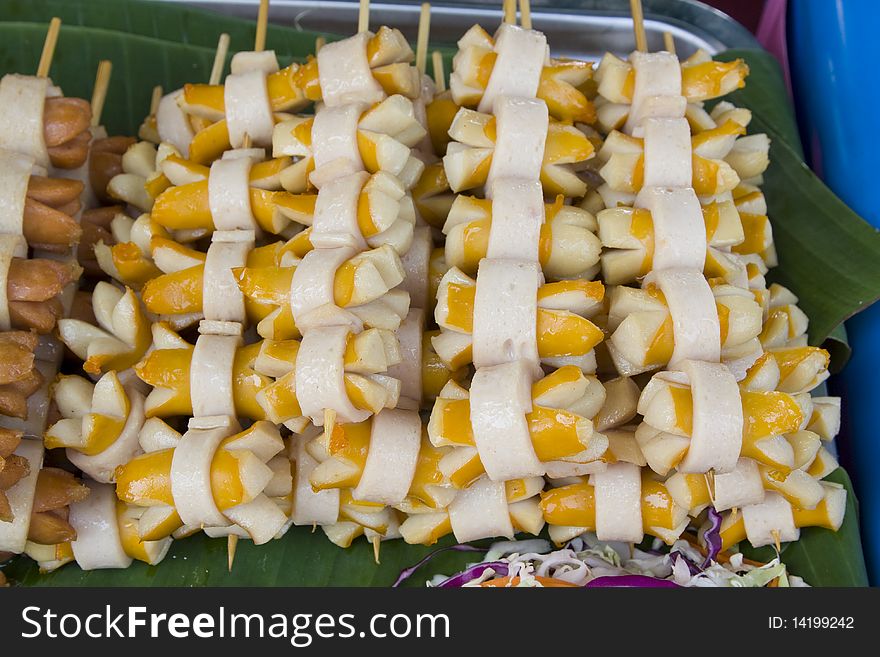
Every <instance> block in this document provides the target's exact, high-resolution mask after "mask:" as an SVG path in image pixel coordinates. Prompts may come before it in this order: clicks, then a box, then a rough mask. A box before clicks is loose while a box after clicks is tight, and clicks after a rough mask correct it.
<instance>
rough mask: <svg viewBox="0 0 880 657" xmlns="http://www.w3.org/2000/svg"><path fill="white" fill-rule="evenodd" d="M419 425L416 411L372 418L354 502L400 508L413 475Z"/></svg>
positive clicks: (401, 411)
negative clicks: (368, 443) (397, 505)
mask: <svg viewBox="0 0 880 657" xmlns="http://www.w3.org/2000/svg"><path fill="white" fill-rule="evenodd" d="M421 441H422V422H421V420H420V419H419V414H418V412H417V411H403V410H397V409H395V410H388V409H386V410H384V411H382V412H381V413H379V414H378V415H376V416H374V417H373V426H372V428H371V430H370V449H369V451H368V452H367V460H366V463H365V464H364V471H363V473H362V474H361V480H360V482H359V483H358V485H357V487H356V488H355V489H354V490H353V491H352V494H353V495H354V498H355V499H356V500H365V501H367V502H377V503H381V504H388V505H395V504H400V503H401V502H402V501H403V498H405V497H406V494H407V493H408V492H409V487H410V485H411V484H412V480H413V477H414V476H415V473H416V462H417V461H418V458H419V447H420V446H421Z"/></svg>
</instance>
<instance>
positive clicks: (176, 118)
mask: <svg viewBox="0 0 880 657" xmlns="http://www.w3.org/2000/svg"><path fill="white" fill-rule="evenodd" d="M182 95H183V89H178V90H177V91H172V92H171V93H170V94H166V95H164V96H162V100H160V101H159V107H158V108H157V109H156V129H157V130H158V131H159V138H160V139H161V140H162V141H163V142H168V143H169V144H172V145H173V146H174V147H175V148H176V149H177V150H179V151H180V154H181V155H182V156H183V157H184V158H188V157H189V145H190V143H191V142H192V140H193V137H194V136H195V133H194V132H193V129H192V126H191V125H190V122H189V117H188V116H187V115H186V112H184V111H183V110H182V109H181V108H180V105H178V104H177V101H178V100H179V99H180V97H181V96H182Z"/></svg>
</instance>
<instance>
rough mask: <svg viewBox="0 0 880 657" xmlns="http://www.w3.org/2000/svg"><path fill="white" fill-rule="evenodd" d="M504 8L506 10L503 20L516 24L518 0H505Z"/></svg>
mask: <svg viewBox="0 0 880 657" xmlns="http://www.w3.org/2000/svg"><path fill="white" fill-rule="evenodd" d="M502 8H503V10H504V18H503V19H502V22H504V23H509V24H510V25H516V0H504V3H503V4H502Z"/></svg>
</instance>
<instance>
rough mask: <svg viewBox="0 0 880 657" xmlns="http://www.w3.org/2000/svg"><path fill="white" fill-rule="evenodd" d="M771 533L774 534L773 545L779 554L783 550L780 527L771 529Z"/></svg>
mask: <svg viewBox="0 0 880 657" xmlns="http://www.w3.org/2000/svg"><path fill="white" fill-rule="evenodd" d="M770 535H771V536H773V547H775V548H776V554H777V555H779V553H780V552H781V551H782V545H781V540H780V536H779V530H778V529H771V530H770Z"/></svg>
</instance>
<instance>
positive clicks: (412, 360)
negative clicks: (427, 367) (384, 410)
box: [388, 308, 425, 411]
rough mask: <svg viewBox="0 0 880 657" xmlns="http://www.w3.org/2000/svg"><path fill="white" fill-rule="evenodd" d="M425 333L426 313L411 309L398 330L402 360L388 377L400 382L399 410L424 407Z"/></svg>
mask: <svg viewBox="0 0 880 657" xmlns="http://www.w3.org/2000/svg"><path fill="white" fill-rule="evenodd" d="M424 332H425V311H424V310H422V309H421V308H410V309H409V313H408V314H407V316H406V318H405V319H404V320H403V321H402V322H401V323H400V328H398V329H397V331H396V335H397V341H398V343H399V344H400V355H401V360H400V362H399V363H397V364H395V365H392V366H391V367H389V368H388V376H391V377H394V378H395V379H399V380H400V399H399V400H398V402H397V407H398V408H405V409H408V410H412V411H417V410H419V408H420V407H421V405H422V336H423V335H424Z"/></svg>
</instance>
